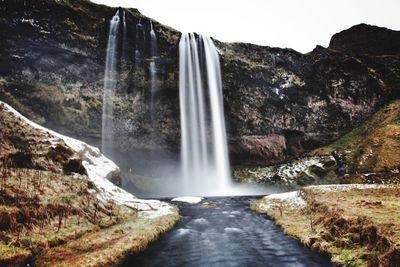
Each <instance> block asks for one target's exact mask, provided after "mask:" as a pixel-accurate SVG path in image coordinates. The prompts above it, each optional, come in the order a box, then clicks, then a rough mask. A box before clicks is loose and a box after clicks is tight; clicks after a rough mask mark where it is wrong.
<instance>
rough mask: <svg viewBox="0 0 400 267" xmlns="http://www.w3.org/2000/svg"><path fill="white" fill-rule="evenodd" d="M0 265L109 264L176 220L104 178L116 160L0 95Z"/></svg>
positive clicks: (114, 170) (166, 208)
mask: <svg viewBox="0 0 400 267" xmlns="http://www.w3.org/2000/svg"><path fill="white" fill-rule="evenodd" d="M0 147H1V150H0V175H1V177H0V178H1V188H0V190H1V191H0V192H1V194H0V200H1V205H0V265H2V266H4V265H5V266H8V265H10V266H19V265H24V264H28V263H30V264H31V263H35V265H36V266H48V265H51V264H52V263H55V262H57V264H59V265H60V266H82V264H83V263H84V262H86V261H87V260H88V259H90V260H91V262H92V264H93V265H104V264H106V265H110V264H111V265H114V264H116V263H118V262H119V261H121V260H122V259H123V257H124V256H126V255H127V254H129V253H132V252H135V251H139V250H141V249H143V248H145V247H146V246H147V244H148V243H149V242H150V241H152V240H154V239H155V238H156V237H157V236H158V235H159V234H160V233H162V232H164V231H166V230H168V229H170V228H171V227H172V226H173V225H174V223H175V222H176V221H177V220H178V213H177V210H176V208H174V207H173V206H170V205H167V204H166V203H162V202H159V201H151V200H146V201H143V200H140V199H136V198H135V197H134V196H132V195H130V194H129V193H127V192H125V191H123V190H122V189H119V188H117V187H116V186H114V185H113V184H112V183H111V182H109V181H108V180H107V179H106V178H107V177H108V178H111V176H113V175H114V176H115V175H118V171H119V170H118V167H116V166H115V164H114V163H113V162H111V161H110V160H108V159H107V158H105V157H104V156H102V155H101V154H100V152H99V151H98V150H97V149H96V148H94V147H91V146H89V145H86V144H84V143H82V142H80V141H78V140H74V139H71V138H68V137H64V136H61V135H59V134H57V133H55V132H53V131H50V130H47V129H45V128H42V127H40V126H39V125H36V124H34V123H32V122H30V121H29V120H27V119H26V118H24V117H22V116H21V115H20V114H18V113H17V112H16V111H15V110H14V109H12V108H11V107H10V106H8V105H7V104H5V103H3V102H0Z"/></svg>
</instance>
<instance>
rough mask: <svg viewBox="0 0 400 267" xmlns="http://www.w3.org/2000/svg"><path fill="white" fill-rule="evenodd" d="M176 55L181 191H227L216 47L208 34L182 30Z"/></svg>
mask: <svg viewBox="0 0 400 267" xmlns="http://www.w3.org/2000/svg"><path fill="white" fill-rule="evenodd" d="M179 58H180V59H179V60H180V62H179V100H180V112H181V133H182V141H181V147H182V152H181V161H182V176H183V186H184V193H185V194H188V193H191V194H204V193H205V192H206V194H208V195H211V194H214V195H221V194H224V193H228V192H227V190H229V186H230V184H231V177H230V167H229V158H228V149H227V139H226V129H225V119H224V111H223V101H222V81H221V71H220V63H219V55H218V52H217V48H216V47H215V45H214V43H213V41H212V40H211V39H210V38H209V37H206V36H202V35H199V36H197V37H196V36H195V35H194V34H192V33H184V34H183V35H182V37H181V40H180V43H179Z"/></svg>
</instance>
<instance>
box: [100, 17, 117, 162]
mask: <svg viewBox="0 0 400 267" xmlns="http://www.w3.org/2000/svg"><path fill="white" fill-rule="evenodd" d="M119 23H120V19H119V11H117V13H115V15H114V17H113V18H112V19H111V21H110V30H109V34H108V43H107V55H106V65H105V72H104V91H103V114H102V152H103V153H104V154H107V155H110V154H112V140H113V121H112V120H113V98H114V94H115V88H116V85H117V78H118V77H117V76H118V75H117V44H118V29H119Z"/></svg>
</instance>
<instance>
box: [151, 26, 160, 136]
mask: <svg viewBox="0 0 400 267" xmlns="http://www.w3.org/2000/svg"><path fill="white" fill-rule="evenodd" d="M150 56H151V61H150V80H151V81H150V90H151V91H150V93H151V99H150V112H151V117H152V123H154V112H155V110H154V109H155V106H154V101H155V99H154V95H155V94H156V92H157V90H158V87H157V65H156V59H157V56H158V45H157V36H156V32H155V31H154V29H153V22H152V21H150ZM153 129H154V125H153Z"/></svg>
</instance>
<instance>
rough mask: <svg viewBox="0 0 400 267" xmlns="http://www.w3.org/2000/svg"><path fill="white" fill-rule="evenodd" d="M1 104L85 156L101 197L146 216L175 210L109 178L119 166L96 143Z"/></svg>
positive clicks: (83, 157) (149, 216)
mask: <svg viewBox="0 0 400 267" xmlns="http://www.w3.org/2000/svg"><path fill="white" fill-rule="evenodd" d="M0 104H1V105H3V106H4V107H5V109H6V110H7V111H8V112H10V113H12V114H14V115H15V116H16V117H18V118H20V119H21V120H22V121H23V122H25V123H26V124H28V125H30V126H32V127H33V128H35V129H38V130H41V131H43V132H45V133H47V135H48V137H49V139H48V140H49V141H50V143H51V145H52V146H56V145H57V144H58V143H59V142H60V139H62V140H64V142H65V144H66V145H67V146H69V147H70V148H72V149H73V150H75V151H76V152H77V153H78V154H79V155H80V157H81V159H82V163H83V166H84V167H85V168H86V170H87V173H88V176H89V180H90V181H92V182H93V183H94V184H95V185H96V187H97V188H98V189H99V191H100V193H99V195H98V198H99V199H100V200H102V201H110V200H112V201H115V202H117V203H119V204H122V205H126V206H128V207H131V208H134V209H137V210H139V211H141V214H142V215H143V216H145V217H147V218H155V217H159V216H163V215H167V214H169V213H171V212H172V210H171V206H170V205H169V204H167V203H165V202H161V201H158V200H142V199H137V198H136V197H135V196H134V195H132V194H130V193H128V192H126V191H125V190H123V189H121V188H119V187H118V186H116V185H114V184H113V183H111V182H110V181H109V180H108V179H107V178H108V177H109V176H110V175H112V174H113V173H117V172H119V171H120V170H119V168H118V166H117V165H116V164H115V163H114V162H113V161H111V160H110V159H108V158H106V157H105V156H104V155H103V154H101V152H100V150H99V149H98V148H97V147H93V146H90V145H88V144H86V143H84V142H82V141H79V140H77V139H74V138H71V137H68V136H64V135H62V134H59V133H57V132H55V131H52V130H49V129H47V128H45V127H43V126H40V125H39V124H37V123H35V122H33V121H31V120H29V119H28V118H26V117H24V116H23V115H21V114H20V113H19V112H18V111H16V110H15V109H14V108H12V107H11V106H10V105H8V104H6V103H4V102H2V101H0Z"/></svg>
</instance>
